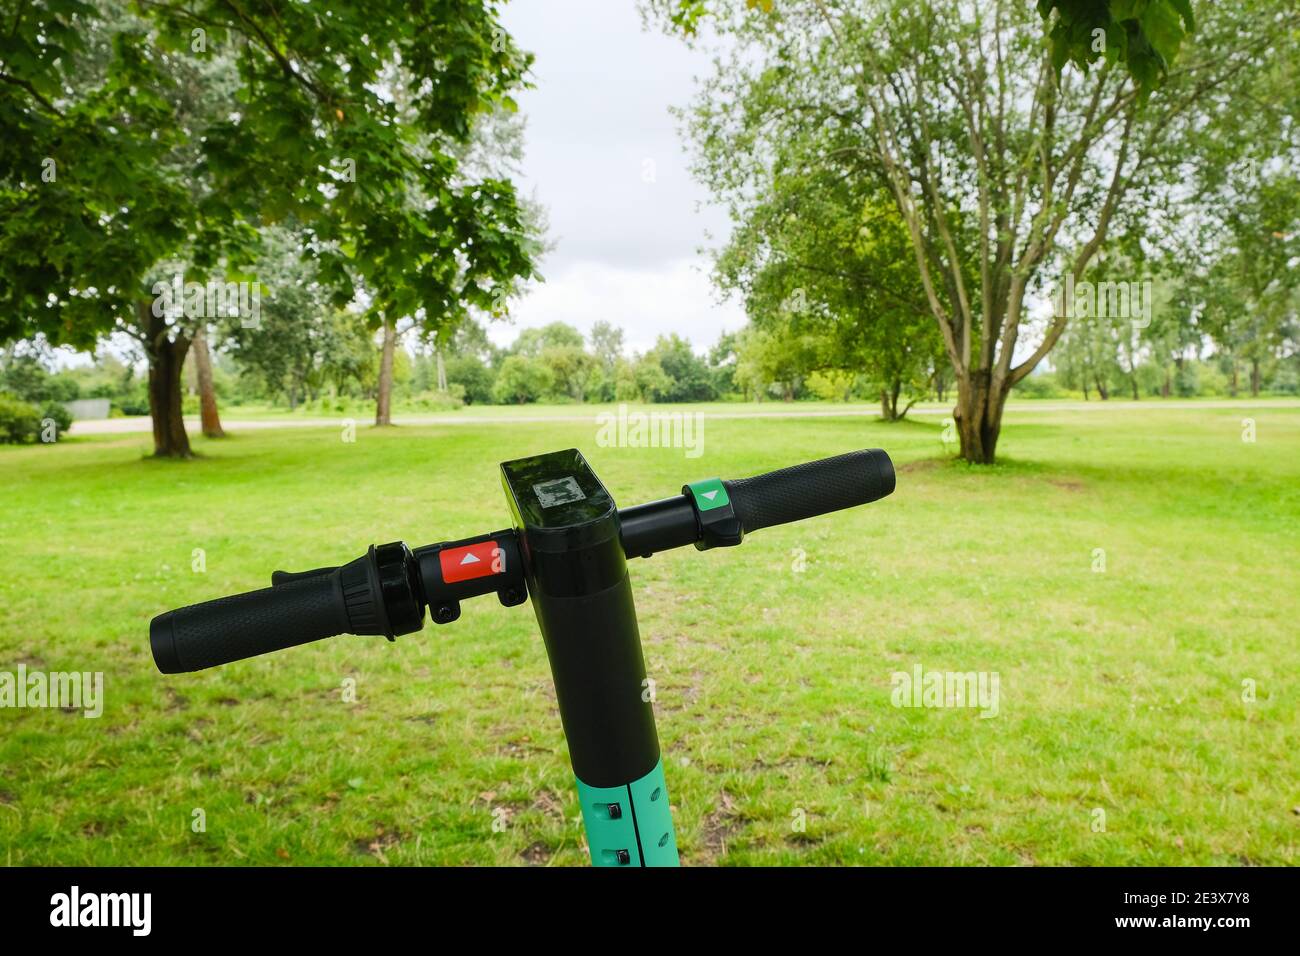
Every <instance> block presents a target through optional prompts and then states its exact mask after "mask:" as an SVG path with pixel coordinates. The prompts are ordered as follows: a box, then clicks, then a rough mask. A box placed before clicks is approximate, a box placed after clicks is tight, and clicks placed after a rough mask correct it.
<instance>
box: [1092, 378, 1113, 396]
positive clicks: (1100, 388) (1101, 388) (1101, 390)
mask: <svg viewBox="0 0 1300 956" xmlns="http://www.w3.org/2000/svg"><path fill="white" fill-rule="evenodd" d="M1092 381H1093V384H1094V385H1096V386H1097V397H1098V398H1100V399H1101V400H1102V401H1103V402H1104V401H1106V400H1107V399H1109V398H1110V392H1109V391H1108V390H1107V388H1106V383H1105V382H1103V381H1102V380H1101V376H1100V375H1093V377H1092Z"/></svg>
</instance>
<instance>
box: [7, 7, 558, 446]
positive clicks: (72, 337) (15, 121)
mask: <svg viewBox="0 0 1300 956" xmlns="http://www.w3.org/2000/svg"><path fill="white" fill-rule="evenodd" d="M135 9H137V10H138V11H139V13H138V14H130V13H128V12H127V9H126V7H125V6H124V5H122V4H120V3H116V2H114V0H104V2H103V3H102V4H101V5H98V6H95V5H91V4H87V3H83V2H80V0H52V2H49V3H43V4H39V5H37V4H26V5H24V9H23V11H22V15H21V16H15V17H14V18H13V24H12V25H11V26H10V27H9V30H10V36H9V37H8V38H7V39H6V48H5V49H6V52H5V55H4V59H3V66H2V67H0V142H3V143H4V144H5V145H4V148H3V149H2V150H0V184H3V188H0V253H2V254H0V339H6V338H13V337H22V336H31V335H33V334H36V333H38V332H39V333H44V334H45V335H46V336H47V337H49V338H50V340H51V341H53V342H56V343H60V344H70V345H73V346H75V347H80V348H90V347H92V346H93V345H94V343H95V341H96V340H97V339H98V338H99V336H101V335H103V334H106V333H108V332H110V331H113V330H121V331H125V332H127V333H128V334H131V335H133V336H134V337H135V338H136V339H137V341H139V342H140V344H141V347H142V348H143V350H144V352H145V354H146V356H147V358H148V360H149V366H150V390H149V394H150V410H151V414H152V416H153V420H154V446H155V453H156V454H158V455H168V456H187V455H188V454H189V442H188V438H187V436H186V434H185V429H184V425H183V422H182V419H181V394H180V392H181V390H180V369H181V365H182V362H183V360H184V358H185V354H186V352H187V351H188V349H189V347H190V342H191V335H192V327H193V317H192V316H190V315H187V314H185V312H184V311H181V312H177V311H175V310H170V309H158V308H153V306H154V305H155V304H156V301H155V300H156V296H157V293H155V296H154V299H153V300H151V298H150V297H149V296H148V295H147V290H148V289H149V285H148V284H147V280H148V278H149V273H150V270H151V269H153V268H154V267H155V265H156V264H157V263H159V262H161V261H163V260H164V259H166V258H168V257H183V258H185V259H187V260H188V261H190V262H192V263H193V264H194V266H195V267H196V268H198V269H200V270H203V272H204V273H205V274H204V275H202V276H197V277H195V278H207V277H208V276H207V274H209V273H210V274H212V275H215V276H216V277H217V278H220V279H225V278H228V272H229V268H230V267H225V266H222V265H221V262H222V259H223V257H225V258H226V259H227V261H229V262H231V263H234V262H239V261H246V260H247V259H248V258H250V257H249V256H248V254H247V253H248V248H249V244H250V241H251V238H252V227H255V226H260V225H262V224H264V223H266V222H277V221H283V220H284V219H286V217H289V216H294V217H296V219H297V221H298V222H300V223H302V224H303V239H304V241H303V249H304V250H305V251H306V253H307V254H308V255H310V256H312V257H313V258H315V259H317V260H319V262H320V263H321V268H322V273H321V274H322V279H323V281H324V282H325V283H326V284H327V285H329V286H330V287H332V288H333V289H334V290H335V300H336V303H338V304H341V303H343V302H347V301H348V300H350V299H351V298H352V297H353V294H354V290H355V289H356V287H357V286H358V285H360V286H362V287H364V289H365V291H366V293H367V294H368V296H369V297H370V302H371V307H372V308H373V309H374V310H375V312H376V314H381V315H391V316H404V315H412V314H414V313H415V312H416V311H417V310H420V309H423V310H425V311H426V314H428V315H429V316H430V321H431V322H436V323H454V322H455V320H457V319H458V318H459V317H460V316H461V315H463V314H464V312H465V311H466V310H467V309H468V308H471V307H476V308H480V309H484V310H490V309H492V308H494V307H496V306H497V305H498V304H499V302H500V301H501V300H502V298H503V295H504V294H506V292H507V291H508V290H509V289H510V288H512V283H513V282H514V280H515V279H517V278H519V277H526V276H529V275H531V274H532V269H533V267H532V258H531V255H530V251H531V250H530V247H529V245H528V243H527V235H526V229H525V226H524V223H523V221H522V214H521V210H520V205H519V203H518V201H517V199H516V197H515V193H514V189H513V187H512V186H511V185H510V183H509V182H507V181H505V180H503V179H499V178H495V177H483V178H479V179H477V180H467V179H466V177H463V176H461V175H460V165H459V163H458V157H457V152H456V148H455V147H456V146H457V145H458V144H463V143H465V142H466V141H467V140H468V138H469V137H470V134H471V131H472V128H473V118H474V117H475V116H476V115H479V114H482V113H487V112H491V111H492V110H495V109H507V110H508V109H512V108H513V106H514V104H513V102H512V101H511V100H510V93H511V91H512V90H513V89H515V88H517V87H518V86H519V85H520V84H521V82H522V77H523V74H524V71H525V70H526V69H527V66H528V57H527V56H525V55H524V54H522V53H521V52H520V51H519V50H518V49H517V48H516V47H515V45H514V43H513V41H512V40H511V39H510V37H509V36H508V35H507V34H506V33H505V31H504V30H503V29H502V28H501V26H500V24H499V22H498V21H497V19H496V11H495V8H494V7H493V6H492V5H490V4H488V3H485V2H479V0H417V2H415V3H409V2H405V0H403V2H398V0H366V2H365V3H360V2H356V0H336V2H333V3H331V4H330V9H329V11H328V13H327V12H326V11H324V10H323V9H322V8H321V7H320V6H319V5H317V4H268V3H265V2H257V0H254V2H252V3H245V4H233V3H230V2H229V0H194V2H190V3H187V4H184V5H179V4H177V5H173V4H164V3H156V2H151V0H142V2H140V3H139V4H138V5H136V6H135ZM213 63H217V64H218V65H219V67H220V69H219V79H220V82H217V81H216V80H215V79H212V78H210V77H207V76H206V74H205V70H206V69H207V68H208V67H209V66H211V65H212V64H213ZM399 64H400V66H399ZM214 68H216V67H214ZM402 95H406V96H408V97H409V98H410V100H411V102H412V103H413V104H414V106H413V111H412V114H411V115H412V117H413V119H414V122H411V123H403V122H400V119H401V116H400V115H399V113H400V111H399V109H398V106H397V103H396V100H397V99H398V98H400V97H401V96H402ZM213 97H215V98H216V99H217V100H218V102H219V107H220V108H216V107H214V106H213V104H212V102H210V98H213ZM246 281H249V280H246ZM203 318H205V319H211V318H213V316H208V315H205V316H203Z"/></svg>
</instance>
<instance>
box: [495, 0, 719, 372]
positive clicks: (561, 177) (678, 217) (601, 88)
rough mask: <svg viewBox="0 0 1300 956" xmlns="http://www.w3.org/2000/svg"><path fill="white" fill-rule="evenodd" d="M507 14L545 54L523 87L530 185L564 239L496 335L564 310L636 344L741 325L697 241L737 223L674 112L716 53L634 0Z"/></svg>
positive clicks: (578, 1) (561, 316)
mask: <svg viewBox="0 0 1300 956" xmlns="http://www.w3.org/2000/svg"><path fill="white" fill-rule="evenodd" d="M502 19H503V21H504V24H505V26H506V28H507V29H508V30H509V31H510V33H511V34H512V35H513V36H514V38H515V40H516V42H518V44H519V45H520V46H521V47H522V48H523V49H525V50H529V51H531V52H532V53H533V54H534V55H535V56H536V61H535V63H534V65H533V75H532V81H533V83H534V84H535V89H532V90H528V91H525V92H524V93H522V94H521V95H520V96H519V98H518V99H519V104H520V109H521V111H522V112H523V113H524V115H525V117H526V118H527V134H526V153H525V157H524V162H523V166H522V177H521V181H520V183H519V185H520V187H521V190H522V191H524V192H526V193H533V194H534V195H535V196H536V198H537V199H538V200H539V201H540V202H541V203H542V204H543V205H544V206H545V207H546V209H547V213H548V215H549V217H550V238H551V240H552V242H554V243H555V248H554V249H553V250H552V251H551V252H550V253H549V254H548V255H547V256H546V258H545V259H544V260H543V261H542V274H543V275H544V276H545V277H546V281H545V282H544V283H542V284H540V285H538V286H536V287H535V288H534V289H533V290H532V291H531V292H530V293H529V294H528V295H527V296H526V297H525V298H523V299H521V300H519V301H517V302H515V303H513V304H512V305H511V313H512V315H513V317H514V321H513V323H511V324H504V323H494V324H493V325H492V326H491V327H490V328H489V332H490V334H491V336H492V338H493V340H494V341H496V342H498V343H502V344H504V343H507V342H510V341H512V340H513V339H514V338H515V336H516V335H518V334H519V330H520V329H521V328H528V327H532V326H538V325H545V324H546V323H548V322H554V321H557V320H559V321H563V322H568V323H570V324H572V325H575V326H577V327H578V328H579V329H581V330H582V331H583V332H584V333H585V332H587V331H588V330H589V329H590V328H591V326H592V324H593V323H594V322H595V321H596V320H598V319H606V320H608V321H610V322H613V323H614V324H615V325H620V326H622V327H623V328H624V329H625V330H626V336H627V344H628V346H629V347H630V348H632V349H638V350H644V349H645V348H647V347H649V346H651V345H653V344H654V340H655V337H656V336H658V335H661V334H665V333H669V332H676V333H678V334H679V335H682V336H684V337H686V338H688V339H690V341H691V342H692V344H693V345H694V346H695V348H696V350H697V351H702V350H703V349H705V348H707V347H708V346H709V345H711V344H713V342H715V341H716V340H717V338H718V336H719V335H720V334H721V333H722V332H723V331H724V330H727V331H730V330H734V329H737V328H739V327H740V326H741V325H743V324H744V314H743V310H742V308H741V306H740V304H739V302H737V301H729V302H726V303H719V301H718V296H717V294H716V293H715V292H714V290H713V288H712V285H711V283H710V281H709V276H708V259H707V257H705V256H702V255H700V254H699V251H698V250H699V249H700V247H701V246H703V245H706V244H708V245H715V244H716V242H717V238H716V237H722V236H725V235H726V234H727V219H726V215H725V213H724V212H723V211H722V210H720V209H718V208H717V207H712V206H710V207H704V206H703V203H704V200H705V198H706V193H705V191H704V190H703V189H702V188H701V187H700V186H699V185H698V184H696V183H695V182H694V181H693V180H692V179H691V176H690V173H689V172H688V170H687V163H688V157H687V154H686V152H685V150H684V148H683V143H682V141H681V138H680V137H679V135H678V132H677V123H676V120H674V119H673V117H672V116H670V115H669V112H668V109H669V107H670V106H684V105H686V104H687V103H689V101H690V99H691V94H692V90H693V86H694V84H693V77H694V76H695V75H702V74H707V72H708V70H709V60H708V57H707V55H706V54H704V53H701V52H698V51H697V52H692V51H690V50H688V49H686V47H685V45H684V44H682V43H681V42H680V41H676V40H672V39H669V38H668V37H666V36H665V35H664V34H663V33H661V32H658V31H653V30H645V29H643V28H642V25H641V17H640V14H639V13H638V12H637V8H636V3H635V0H512V2H510V3H508V4H506V5H505V6H504V7H503V9H502ZM708 234H712V235H713V236H714V237H715V238H714V239H713V240H709V239H708V238H707V236H708Z"/></svg>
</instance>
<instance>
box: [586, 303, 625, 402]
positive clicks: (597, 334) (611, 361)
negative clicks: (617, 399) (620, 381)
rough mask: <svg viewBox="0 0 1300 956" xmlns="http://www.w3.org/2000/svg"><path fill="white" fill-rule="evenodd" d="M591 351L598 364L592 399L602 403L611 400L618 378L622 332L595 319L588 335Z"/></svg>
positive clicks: (603, 321)
mask: <svg viewBox="0 0 1300 956" xmlns="http://www.w3.org/2000/svg"><path fill="white" fill-rule="evenodd" d="M589 338H590V340H591V351H592V354H594V355H595V357H596V361H597V363H598V376H597V378H596V381H595V385H594V389H593V390H594V392H595V395H594V397H595V398H596V399H597V400H599V401H602V402H608V401H611V400H613V398H614V393H615V383H616V381H617V378H618V364H619V362H620V361H622V360H623V347H624V340H623V330H622V329H621V328H619V327H618V326H616V325H614V324H613V323H611V322H607V321H606V320H604V319H597V320H596V321H595V322H594V323H593V324H592V326H591V333H590V335H589Z"/></svg>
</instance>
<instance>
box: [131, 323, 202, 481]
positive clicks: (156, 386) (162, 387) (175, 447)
mask: <svg viewBox="0 0 1300 956" xmlns="http://www.w3.org/2000/svg"><path fill="white" fill-rule="evenodd" d="M136 311H137V315H139V317H140V325H141V327H142V328H143V329H144V330H145V338H146V344H145V354H146V355H147V357H148V359H149V417H150V418H151V419H152V420H153V453H154V457H156V458H193V457H194V453H193V452H192V451H190V437H189V435H187V434H185V419H184V417H182V415H181V402H182V397H183V396H182V391H183V390H182V387H181V371H182V369H183V368H184V366H185V353H186V352H188V351H189V348H190V341H189V339H187V338H186V337H185V336H183V335H179V334H178V335H177V337H176V339H175V340H172V339H170V338H168V336H167V323H166V321H165V320H164V319H163V317H162V316H156V315H154V314H153V303H152V302H149V301H145V302H140V303H138V304H137V305H136Z"/></svg>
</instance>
